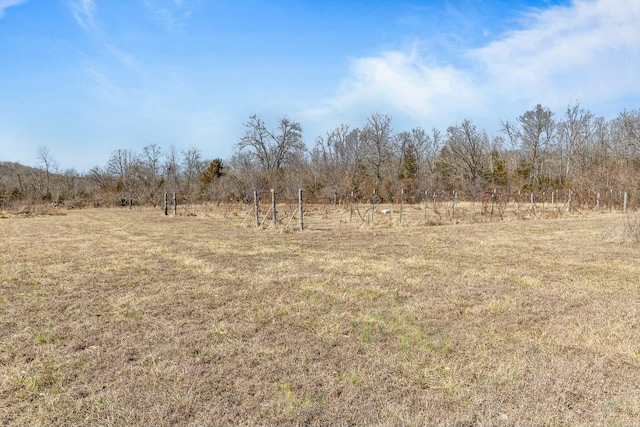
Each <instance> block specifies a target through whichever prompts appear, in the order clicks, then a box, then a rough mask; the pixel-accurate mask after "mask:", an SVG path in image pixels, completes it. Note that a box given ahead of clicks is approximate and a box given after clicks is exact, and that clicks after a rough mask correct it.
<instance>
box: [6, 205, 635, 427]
mask: <svg viewBox="0 0 640 427" xmlns="http://www.w3.org/2000/svg"><path fill="white" fill-rule="evenodd" d="M222 209H223V208H220V210H218V211H216V210H215V209H210V210H209V211H208V212H207V213H206V215H205V214H201V215H199V216H197V217H193V216H189V217H187V216H179V217H172V216H169V217H165V216H163V215H161V214H160V211H159V210H151V209H149V210H143V211H135V210H134V211H130V210H128V209H112V210H85V211H69V212H68V213H67V215H66V216H39V217H28V218H15V217H12V218H4V219H0V227H2V234H1V236H0V244H1V247H2V251H1V252H0V288H1V289H2V293H1V294H0V425H174V424H179V425H227V424H232V425H345V426H346V425H358V426H364V425H403V426H411V425H415V426H418V425H420V426H422V425H452V426H453V425H455V426H470V425H484V426H493V425H495V426H508V425H513V426H516V425H536V426H593V425H606V426H615V425H619V426H632V425H640V386H639V384H640V250H639V247H638V246H637V244H634V243H632V242H630V241H628V240H627V239H625V238H623V237H622V230H623V227H624V218H625V217H624V216H623V215H619V214H612V215H609V214H606V215H591V216H589V217H586V218H583V217H580V216H574V217H571V218H567V217H565V218H560V219H549V220H531V221H509V222H506V221H498V222H492V223H489V222H483V223H475V224H460V225H445V226H438V227H425V226H421V225H415V226H399V224H397V223H396V222H395V219H394V220H392V219H390V218H387V219H385V218H384V217H382V215H380V217H379V218H380V220H379V222H378V221H377V222H376V223H375V225H371V224H370V225H366V223H364V222H360V221H359V220H358V222H359V223H352V224H349V223H348V221H347V219H348V218H347V217H346V216H345V210H344V209H341V210H337V211H334V210H331V209H327V208H325V207H317V209H318V210H319V212H320V213H321V214H319V215H318V216H317V220H314V218H315V217H313V216H310V219H309V222H308V225H309V227H310V229H309V230H308V231H305V232H302V233H301V232H293V231H290V232H283V229H282V228H273V227H267V229H255V228H253V227H251V226H250V225H251V224H250V220H247V221H246V222H245V223H244V224H242V223H241V221H243V219H244V217H245V216H246V212H231V211H223V210H222ZM284 209H285V208H283V210H284ZM314 209H316V208H314ZM323 209H324V211H323ZM310 212H311V208H310ZM323 212H324V213H323ZM322 215H325V217H324V219H322V218H323V217H322ZM346 215H347V216H348V212H347V213H346ZM376 215H378V214H377V213H376ZM338 217H340V218H342V222H338ZM396 219H397V218H396ZM385 221H387V222H385ZM294 222H295V220H294V221H293V222H292V224H293V223H294Z"/></svg>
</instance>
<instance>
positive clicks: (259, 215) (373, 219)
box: [163, 190, 638, 230]
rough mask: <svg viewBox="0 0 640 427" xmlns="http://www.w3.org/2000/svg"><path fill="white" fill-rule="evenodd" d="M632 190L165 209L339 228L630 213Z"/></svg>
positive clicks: (264, 199) (288, 226) (260, 224)
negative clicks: (588, 193) (476, 197)
mask: <svg viewBox="0 0 640 427" xmlns="http://www.w3.org/2000/svg"><path fill="white" fill-rule="evenodd" d="M633 202H634V201H632V200H631V199H630V197H629V193H628V192H626V191H613V190H609V191H606V192H602V193H600V192H594V194H593V195H589V196H586V195H585V194H584V193H579V192H573V191H572V190H554V191H550V192H540V193H535V192H529V193H525V192H522V191H514V192H499V191H493V192H490V193H487V194H484V195H483V197H482V198H479V199H478V200H468V199H463V198H461V197H460V195H459V194H458V193H457V192H455V191H452V192H450V193H443V192H440V193H425V194H424V195H423V197H422V200H416V199H415V198H412V199H410V200H406V199H405V198H404V193H403V192H400V193H399V194H398V197H396V198H394V199H393V200H391V201H387V202H386V203H380V202H379V201H378V198H377V197H376V195H375V194H372V195H371V196H370V197H368V198H364V197H360V198H355V197H351V198H348V199H346V200H345V199H342V200H339V199H332V198H326V199H318V198H313V199H312V198H306V197H305V195H304V192H303V191H302V190H300V191H299V192H298V197H297V198H295V199H294V198H290V197H289V198H284V197H280V195H279V194H277V193H275V192H273V191H272V192H269V193H258V192H254V195H253V200H249V199H247V200H244V201H235V200H226V201H225V200H220V201H217V202H204V203H191V204H188V203H187V204H181V203H180V199H179V197H178V196H175V195H174V196H173V198H172V197H170V196H167V197H166V198H165V204H164V207H163V208H164V209H163V211H164V214H165V215H167V216H169V215H171V214H172V215H192V216H220V217H222V218H224V219H225V220H228V221H229V222H230V223H233V224H236V225H238V226H243V227H255V228H268V227H278V228H282V229H285V230H294V229H299V230H304V229H333V228H337V227H349V226H350V227H363V226H402V227H405V226H407V227H408V226H425V225H426V226H429V225H444V224H459V223H478V222H493V221H512V220H527V219H552V218H561V217H569V216H586V215H590V214H607V213H610V214H613V213H620V212H622V213H626V212H630V211H632V210H637V209H638V206H637V203H633Z"/></svg>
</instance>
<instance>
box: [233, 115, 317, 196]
mask: <svg viewBox="0 0 640 427" xmlns="http://www.w3.org/2000/svg"><path fill="white" fill-rule="evenodd" d="M244 126H245V128H246V129H245V134H244V135H243V136H242V137H241V138H240V141H238V143H237V144H236V147H235V148H236V152H237V153H239V152H242V151H244V152H248V153H249V155H250V157H251V158H252V159H253V160H254V161H256V163H257V164H258V165H259V166H260V168H261V169H262V170H263V172H264V173H265V175H266V176H267V179H268V181H269V183H270V184H271V185H275V183H276V182H277V181H278V174H279V173H280V172H282V169H283V168H284V167H285V166H286V164H287V162H288V161H289V160H291V158H292V156H293V155H294V154H295V153H297V152H301V151H303V150H304V149H305V146H304V143H303V142H302V126H300V123H298V122H295V121H291V120H289V119H287V118H286V117H283V118H281V119H279V120H278V125H277V128H276V130H275V131H272V130H269V129H267V127H266V125H265V123H264V120H263V119H262V118H260V117H258V116H257V115H255V114H254V115H252V116H251V117H249V121H248V122H247V123H245V124H244Z"/></svg>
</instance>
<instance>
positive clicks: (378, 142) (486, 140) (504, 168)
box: [0, 103, 640, 209]
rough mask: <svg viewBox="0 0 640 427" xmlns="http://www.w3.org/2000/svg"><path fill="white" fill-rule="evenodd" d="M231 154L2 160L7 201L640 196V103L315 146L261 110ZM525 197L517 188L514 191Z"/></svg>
mask: <svg viewBox="0 0 640 427" xmlns="http://www.w3.org/2000/svg"><path fill="white" fill-rule="evenodd" d="M244 127H245V132H244V134H243V136H242V137H241V138H240V140H239V141H238V142H237V144H236V146H235V151H234V154H233V156H232V158H231V159H228V160H223V159H220V158H216V159H204V158H203V157H202V154H201V151H200V150H199V149H198V148H191V149H188V150H183V151H178V150H177V149H175V148H174V147H171V148H170V149H168V150H167V149H164V148H163V147H160V146H158V145H156V144H150V145H148V146H147V147H145V148H144V149H143V150H142V152H135V151H133V150H130V149H126V148H125V149H118V150H116V151H114V152H113V153H112V155H111V157H110V158H109V159H108V160H107V162H106V163H105V164H104V166H96V167H94V168H93V169H91V170H90V171H89V172H87V173H78V172H77V171H76V170H75V169H73V168H72V169H66V170H60V168H59V166H58V165H57V163H56V162H55V160H54V158H53V156H52V154H51V153H50V152H49V151H48V150H47V149H46V148H41V149H40V150H39V152H38V158H39V160H40V167H38V168H30V167H26V166H23V165H19V164H15V163H7V162H5V163H0V207H1V208H3V209H10V208H12V207H16V206H18V205H35V204H51V205H64V206H66V207H70V208H73V207H82V206H87V205H91V206H115V205H124V204H130V203H132V204H134V205H152V206H158V205H160V204H161V203H162V200H163V197H164V194H165V193H169V194H173V193H177V194H178V198H179V201H180V203H182V204H193V203H199V202H211V201H213V202H217V203H220V202H221V201H223V200H235V201H241V200H246V201H249V200H251V199H252V198H253V192H254V191H258V192H260V193H268V192H269V191H270V190H271V189H276V191H277V192H278V193H279V194H280V197H284V198H291V199H293V198H295V197H297V191H298V188H302V189H304V192H305V197H306V198H307V199H309V200H311V201H314V200H315V201H330V202H333V203H338V202H340V201H346V200H367V199H369V198H370V197H371V195H372V194H375V196H376V198H377V201H378V202H383V203H384V202H393V201H395V200H396V199H397V198H398V197H399V195H400V194H401V193H403V197H404V200H405V202H409V203H411V202H421V201H423V200H424V199H425V198H428V197H432V195H434V194H435V195H437V196H441V197H450V195H451V194H455V195H456V197H457V198H458V199H459V200H468V201H480V200H486V199H487V198H490V197H492V195H494V194H502V195H509V197H512V195H516V194H519V195H521V196H522V197H526V195H530V194H531V193H534V194H536V195H537V194H546V195H549V194H551V193H552V192H553V191H564V192H567V191H568V190H571V193H572V194H573V197H574V201H576V202H577V203H580V201H586V200H589V201H594V203H593V204H595V203H597V201H598V200H599V195H601V199H602V203H603V204H605V203H613V200H615V203H616V206H617V205H618V204H619V203H620V200H619V199H620V198H619V197H615V198H614V197H612V195H618V194H622V193H623V192H626V193H627V194H628V200H627V203H628V207H630V208H636V209H637V208H638V206H639V205H640V110H638V109H634V110H630V111H627V110H625V111H623V112H621V113H620V114H618V116H617V117H616V118H615V119H612V120H606V119H604V118H602V117H597V116H596V115H595V114H593V113H592V112H590V111H588V110H586V109H584V108H582V107H581V106H580V104H579V103H575V104H573V105H569V106H568V107H567V109H566V111H564V113H563V114H562V115H561V116H557V115H556V114H554V113H553V112H551V111H550V110H549V109H548V108H546V107H543V106H541V105H537V106H535V107H534V108H532V109H531V110H529V111H526V112H525V113H524V114H522V115H521V116H518V117H516V118H515V119H514V120H512V121H503V122H501V124H500V134H499V135H498V136H494V137H491V138H490V137H489V136H488V134H487V132H486V131H485V130H483V129H479V128H478V127H477V126H476V125H475V124H474V123H473V122H472V121H471V120H464V121H463V122H461V123H456V124H452V125H451V126H449V127H448V128H447V129H446V130H445V131H441V130H439V129H435V128H434V129H431V130H425V129H423V128H421V127H416V128H413V129H410V130H402V131H395V130H394V129H393V126H392V119H391V117H389V116H387V115H385V114H379V113H378V114H372V115H371V116H370V117H369V118H368V119H367V121H366V123H364V124H363V125H362V126H360V127H352V126H351V125H348V124H341V125H339V126H337V127H336V128H335V129H333V130H330V131H328V132H327V133H326V134H325V135H323V136H320V137H318V138H317V139H316V140H315V142H314V143H313V145H311V146H310V145H309V144H305V143H304V139H303V130H302V126H301V125H300V123H298V122H296V121H292V120H289V119H287V118H282V119H280V120H278V121H277V123H276V124H275V127H274V128H273V129H271V128H269V127H268V125H267V124H266V123H265V122H264V120H263V119H262V118H261V117H259V116H257V115H253V116H251V117H250V118H249V120H248V121H247V122H246V123H245V124H244ZM514 197H515V196H514Z"/></svg>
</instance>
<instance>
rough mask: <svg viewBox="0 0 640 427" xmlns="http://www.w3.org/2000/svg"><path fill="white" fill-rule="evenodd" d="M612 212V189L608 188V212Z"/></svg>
mask: <svg viewBox="0 0 640 427" xmlns="http://www.w3.org/2000/svg"><path fill="white" fill-rule="evenodd" d="M611 212H613V190H612V189H611V188H610V189H609V213H611Z"/></svg>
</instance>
